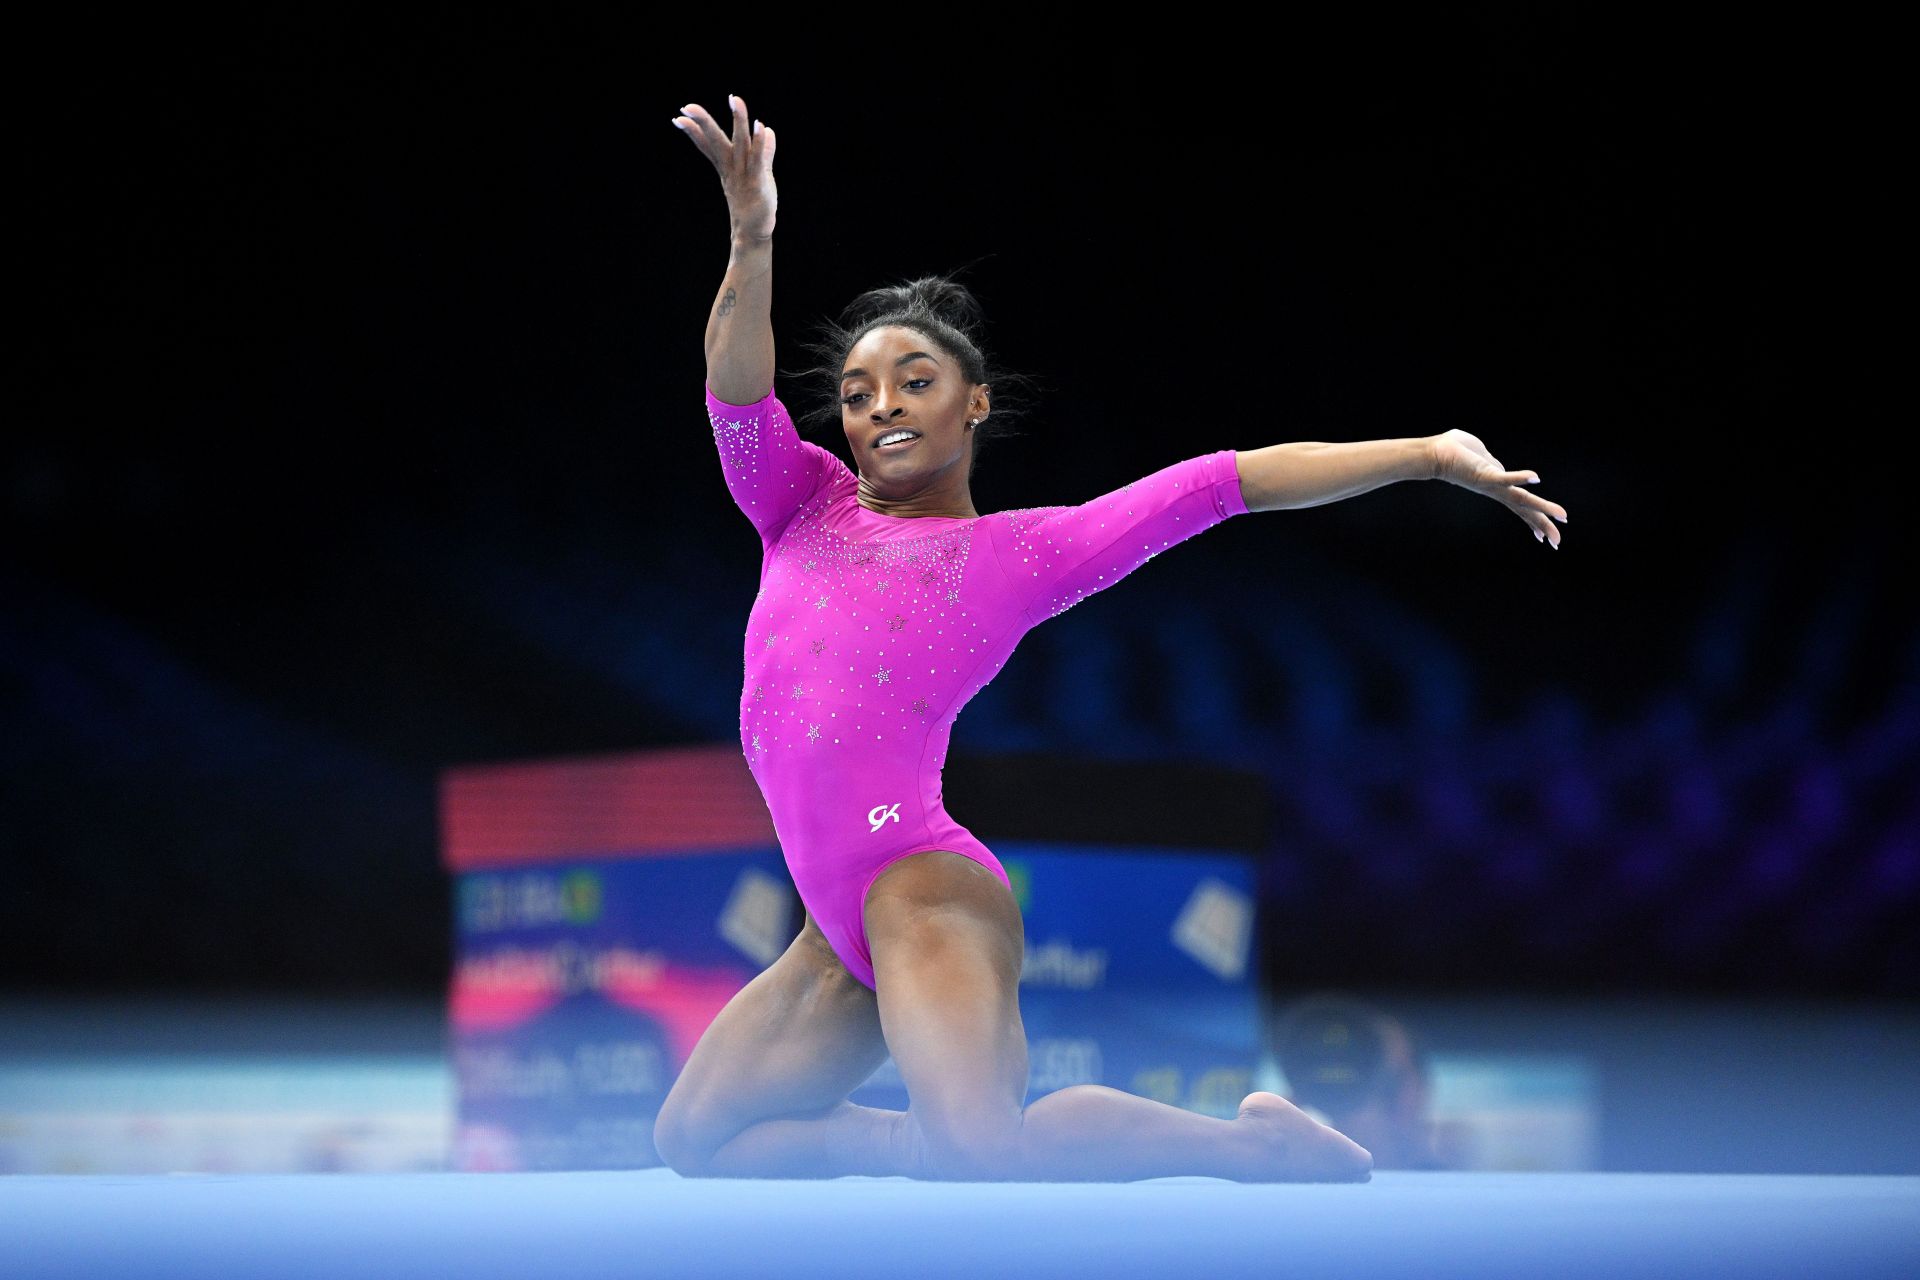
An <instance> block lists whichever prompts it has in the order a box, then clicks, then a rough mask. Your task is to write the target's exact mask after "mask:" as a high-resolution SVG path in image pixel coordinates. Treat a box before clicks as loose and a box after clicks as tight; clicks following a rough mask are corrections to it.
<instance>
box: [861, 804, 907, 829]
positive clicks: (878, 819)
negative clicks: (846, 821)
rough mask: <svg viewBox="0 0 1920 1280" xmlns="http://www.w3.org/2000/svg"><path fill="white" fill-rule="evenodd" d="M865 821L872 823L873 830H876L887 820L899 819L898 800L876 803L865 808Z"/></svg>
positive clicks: (896, 820)
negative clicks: (887, 803)
mask: <svg viewBox="0 0 1920 1280" xmlns="http://www.w3.org/2000/svg"><path fill="white" fill-rule="evenodd" d="M867 821H868V822H870V823H872V824H873V829H874V830H875V831H878V830H879V829H880V828H881V827H883V826H885V825H886V824H887V823H888V822H898V821H900V802H899V801H898V800H895V801H894V802H893V803H892V804H891V805H885V804H877V805H875V806H873V808H871V809H869V810H867Z"/></svg>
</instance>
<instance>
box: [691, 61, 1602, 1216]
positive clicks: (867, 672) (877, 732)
mask: <svg viewBox="0 0 1920 1280" xmlns="http://www.w3.org/2000/svg"><path fill="white" fill-rule="evenodd" d="M728 104H729V107H730V109H731V113H732V120H731V124H730V127H728V128H723V127H722V126H721V125H720V124H719V122H717V121H716V120H715V119H714V118H713V116H712V115H711V114H709V113H708V112H707V111H706V110H705V108H703V107H701V106H699V105H697V104H689V105H687V106H685V107H683V108H682V112H683V114H682V115H679V116H676V117H674V120H673V123H674V126H675V127H676V128H678V129H680V130H681V131H682V132H683V133H685V134H686V135H687V137H688V138H690V139H691V140H692V141H693V144H694V145H695V146H696V147H698V148H699V150H700V152H701V154H702V155H704V156H705V157H706V158H707V159H708V160H709V161H711V162H712V163H713V165H714V167H715V168H716V169H717V170H718V171H719V174H720V181H721V186H722V188H723V190H724V193H725V195H726V200H727V208H728V213H729V217H730V220H731V224H732V248H731V253H730V256H729V260H728V264H727V273H726V278H725V279H724V280H723V281H722V282H721V285H720V290H719V293H718V295H717V297H716V299H715V302H714V307H713V311H712V314H711V315H710V316H709V317H708V320H707V332H706V364H707V371H706V398H707V412H708V417H709V421H710V425H711V427H712V430H713V434H714V441H715V444H716V446H717V448H718V451H719V455H720V461H721V467H722V472H723V475H724V477H725V479H726V484H727V488H728V490H729V492H730V493H731V494H732V496H733V499H734V501H735V502H736V503H737V504H738V505H739V506H740V508H741V510H742V511H743V512H744V513H745V514H746V516H747V518H748V519H749V520H751V521H752V522H753V524H754V527H755V528H756V529H757V530H758V531H759V533H760V538H761V543H762V547H763V553H764V554H763V559H762V567H761V574H760V592H759V595H758V597H757V598H756V599H755V601H754V605H753V609H752V612H751V615H750V616H749V618H748V622H747V638H746V681H745V685H744V687H743V689H742V691H741V697H740V738H741V748H742V751H743V753H744V754H745V756H746V758H747V763H748V766H749V767H750V768H751V770H752V772H753V776H754V779H755V781H756V782H757V783H758V784H759V787H760V790H761V793H762V794H763V795H764V796H765V798H766V802H767V808H768V810H769V812H770V813H771V815H772V818H773V824H774V829H775V832H776V834H777V835H778V836H779V840H780V846H781V850H782V852H783V854H784V856H785V858H786V862H787V867H788V869H789V870H790V871H791V873H792V875H793V882H794V885H795V887H796V888H797V889H798V890H799V893H800V897H801V901H802V902H803V903H804V905H805V906H806V922H805V925H804V926H803V928H802V929H801V931H800V933H799V934H798V936H796V937H795V939H794V941H793V943H792V944H791V945H790V946H789V947H788V948H787V950H786V952H785V953H784V954H783V955H781V957H780V958H779V959H778V960H776V961H774V963H773V964H772V965H770V966H769V967H768V968H767V969H766V970H765V971H764V972H762V973H760V974H759V975H758V976H756V977H755V978H754V979H753V980H752V981H751V982H749V983H748V984H747V985H746V986H745V987H744V988H743V989H742V990H741V991H740V992H739V994H737V995H736V996H734V998H733V999H732V1000H731V1001H729V1002H728V1004H727V1006H726V1007H725V1008H724V1009H722V1010H721V1011H720V1014H719V1016H718V1017H716V1018H715V1019H714V1021H713V1024H712V1025H711V1026H709V1027H708V1028H707V1030H706V1032H705V1034H703V1035H702V1036H701V1037H700V1040H699V1043H698V1044H696V1045H695V1046H694V1049H693V1052H692V1054H691V1055H690V1056H689V1058H688V1060H687V1064H686V1067H685V1068H684V1070H682V1072H681V1073H680V1076H679V1079H678V1080H677V1081H676V1082H675V1083H674V1086H673V1089H672V1091H671V1092H670V1093H669V1094H668V1096H667V1099H666V1101H665V1103H664V1104H663V1105H662V1107H661V1110H660V1115H659V1118H658V1121H657V1123H656V1124H655V1127H654V1141H655V1146H656V1147H657V1149H658V1151H659V1153H660V1156H661V1158H662V1159H663V1160H664V1161H666V1163H667V1164H668V1165H670V1166H671V1167H672V1168H674V1169H675V1170H677V1171H679V1172H680V1173H682V1174H685V1175H689V1176H709V1177H711V1176H721V1177H725V1176H734V1177H778V1178H812V1177H837V1176H841V1175H844V1174H867V1175H878V1176H885V1175H907V1176H910V1177H918V1178H931V1179H964V1180H1008V1179H1022V1180H1036V1181H1067V1180H1097V1181H1125V1180H1130V1179H1135V1178H1153V1177H1165V1176H1173V1175H1182V1174H1199V1175H1209V1176H1214V1177H1222V1178H1232V1179H1237V1180H1241V1181H1366V1180H1367V1179H1368V1178H1370V1177H1371V1176H1372V1173H1371V1171H1372V1166H1373V1158H1372V1156H1371V1154H1370V1153H1369V1152H1368V1151H1367V1150H1366V1149H1365V1148H1364V1147H1362V1146H1360V1145H1359V1144H1358V1143H1355V1142H1353V1141H1352V1140H1351V1139H1349V1138H1348V1137H1346V1135H1344V1134H1342V1133H1340V1132H1338V1131H1337V1130H1335V1129H1332V1128H1330V1127H1328V1126H1326V1125H1323V1124H1320V1123H1319V1122H1317V1121H1315V1120H1314V1119H1313V1118H1312V1117H1311V1116H1309V1115H1307V1113H1305V1112H1304V1111H1301V1110H1300V1109H1298V1108H1297V1107H1295V1106H1293V1105H1292V1104H1291V1103H1289V1102H1287V1101H1286V1100H1285V1099H1283V1098H1281V1097H1279V1096H1278V1095H1276V1094H1272V1093H1265V1092H1258V1093H1252V1094H1249V1095H1248V1096H1247V1098H1246V1099H1245V1101H1243V1102H1242V1103H1241V1104H1240V1108H1239V1113H1238V1115H1237V1117H1236V1118H1235V1119H1233V1120H1226V1119H1221V1118H1218V1117H1213V1116H1203V1115H1199V1114H1197V1113H1195V1112H1191V1111H1186V1110H1183V1109H1181V1108H1179V1107H1173V1106H1168V1105H1166V1104H1164V1103H1160V1102H1156V1101H1153V1100H1152V1099H1149V1098H1143V1097H1137V1096H1135V1095H1133V1094H1129V1093H1125V1092H1122V1091H1120V1090H1118V1089H1111V1088H1107V1087H1105V1086H1102V1085H1075V1086H1072V1087H1069V1088H1064V1089H1060V1090H1058V1091H1056V1092H1053V1093H1049V1094H1047V1095H1046V1096H1045V1097H1043V1098H1040V1099H1038V1100H1037V1101H1035V1102H1034V1103H1033V1105H1031V1106H1027V1105H1026V1104H1025V1100H1026V1092H1027V1043H1026V1032H1025V1029H1024V1027H1023V1026H1022V1024H1021V1021H1020V1003H1019V980H1020V968H1021V961H1022V959H1023V953H1024V948H1025V935H1024V928H1023V925H1022V922H1021V918H1020V911H1019V908H1018V906H1016V904H1015V902H1014V897H1013V893H1012V891H1011V889H1010V887H1009V885H1008V882H1007V873H1006V871H1005V870H1004V869H1003V868H1002V867H1001V865H1000V862H999V860H998V859H997V858H995V857H994V856H993V854H992V853H991V852H989V851H988V849H987V848H986V846H985V845H983V844H981V843H980V841H978V840H976V839H975V838H974V837H973V835H972V834H971V833H969V832H968V831H967V830H966V829H965V828H963V827H961V826H959V825H958V824H957V823H955V822H954V821H953V819H952V818H950V817H948V816H947V812H946V809H945V807H944V806H943V804H942V801H941V792H940V770H941V766H942V765H943V764H944V763H945V759H946V750H947V742H948V735H949V732H950V730H951V728H952V726H953V721H954V717H955V716H956V715H958V714H959V711H960V708H961V707H962V706H964V705H965V704H966V702H967V700H968V699H969V698H971V697H972V696H973V695H974V694H975V693H977V692H979V690H980V689H981V688H982V687H983V686H984V685H985V684H986V683H987V681H988V680H990V679H992V677H993V676H994V674H995V673H996V672H998V671H999V670H1000V668H1001V666H1002V665H1003V664H1004V663H1005V662H1006V660H1007V657H1008V655H1010V654H1011V653H1012V652H1013V648H1014V646H1015V645H1016V644H1017V643H1018V642H1019V640H1020V638H1021V636H1023V635H1024V634H1025V633H1026V632H1027V631H1028V630H1030V629H1031V628H1032V627H1033V626H1035V625H1037V624H1038V623H1039V622H1041V621H1044V620H1045V619H1047V618H1050V617H1053V616H1055V615H1057V614H1059V613H1061V612H1062V611H1064V610H1066V609H1067V608H1070V607H1071V606H1072V605H1073V604H1074V603H1075V602H1077V601H1079V600H1081V599H1083V598H1085V597H1086V596H1087V595H1089V594H1091V593H1093V592H1096V591H1100V590H1103V589H1105V588H1106V587H1109V586H1111V585H1113V584H1114V583H1115V582H1117V581H1118V580H1119V579H1121V578H1122V577H1124V576H1126V575H1127V574H1128V573H1130V572H1132V571H1133V570H1134V569H1135V568H1137V567H1139V566H1140V565H1141V564H1143V563H1145V562H1146V561H1147V560H1148V559H1150V558H1151V557H1152V556H1154V555H1155V554H1157V553H1158V552H1160V551H1162V550H1164V549H1165V548H1167V547H1169V546H1171V545H1173V544H1174V543H1176V542H1180V541H1182V540H1184V539H1187V538H1190V537H1192V536H1193V535H1195V534H1197V533H1199V532H1201V531H1202V530H1204V529H1208V528H1211V527H1212V526H1213V525H1215V524H1218V523H1220V522H1221V521H1223V520H1225V519H1226V518H1227V517H1229V516H1234V515H1240V514H1244V513H1245V512H1248V511H1274V510H1281V509H1287V508H1296V507H1311V506H1317V505H1319V504H1321V503H1326V502H1332V501H1334V500H1335V499H1338V498H1345V497H1350V496H1352V495H1354V494H1359V493H1365V492H1367V491H1368V490H1370V489H1374V488H1378V487H1379V486H1381V485H1383V484H1388V483H1391V482H1393V481H1396V480H1419V479H1443V480H1448V481H1451V482H1452V483H1454V484H1458V485H1461V486H1463V487H1465V488H1469V489H1472V490H1474V491H1476V492H1479V493H1484V494H1486V495H1487V496H1489V497H1492V498H1495V499H1497V500H1498V501H1500V502H1502V503H1505V504H1506V505H1507V506H1508V507H1509V508H1510V509H1511V510H1512V511H1513V512H1514V513H1515V514H1517V515H1518V516H1519V517H1520V518H1521V520H1523V521H1524V522H1526V523H1527V524H1528V525H1530V526H1531V527H1532V528H1533V531H1534V536H1535V537H1536V538H1539V539H1542V540H1546V541H1550V542H1552V543H1553V544H1554V545H1555V546H1558V545H1559V532H1558V530H1557V529H1556V528H1555V526H1554V524H1553V520H1554V519H1558V520H1560V521H1562V522H1564V521H1565V520H1566V512H1565V510H1564V509H1563V508H1561V507H1560V506H1558V505H1557V504H1555V503H1551V502H1547V501H1545V500H1543V499H1541V498H1539V497H1537V496H1535V495H1534V494H1532V493H1529V492H1527V491H1526V490H1525V489H1523V488H1521V487H1520V486H1521V485H1523V484H1531V483H1535V482H1536V481H1537V479H1538V477H1537V476H1535V475H1534V474H1533V473H1532V472H1528V471H1510V470H1508V469H1506V468H1505V467H1503V466H1502V465H1501V464H1500V462H1499V461H1498V460H1497V459H1495V458H1494V457H1493V456H1492V455H1490V454H1489V453H1488V452H1487V450H1486V449H1485V447H1484V446H1483V445H1482V444H1481V443H1480V441H1479V440H1478V439H1476V438H1475V437H1473V436H1471V435H1469V434H1467V433H1466V432H1464V431H1458V430H1455V431H1449V432H1446V433H1445V434H1443V435H1438V436H1430V437H1426V438H1421V439H1400V440H1369V441H1361V442H1358V443H1353V444H1322V443H1311V442H1295V443H1287V444H1278V445H1273V446H1270V447H1267V448H1263V449H1254V450H1250V451H1235V450H1232V449H1220V450H1216V451H1213V452H1210V453H1204V454H1201V455H1199V456H1197V457H1193V458H1189V459H1186V460H1185V461H1181V462H1176V463H1174V464H1172V465H1171V466H1168V467H1166V468H1164V469H1162V470H1160V471H1156V472H1154V473H1153V474H1152V475H1149V476H1146V477H1145V478H1143V479H1140V480H1136V481H1134V482H1132V483H1131V484H1128V485H1125V486H1123V487H1122V488H1120V489H1118V490H1115V491H1114V492H1112V493H1109V494H1106V495H1104V496H1102V497H1099V498H1095V499H1093V500H1092V501H1090V502H1087V503H1084V504H1082V505H1080V506H1070V507H1041V508H1033V509H1027V510H1019V511H1002V512H996V513H993V514H989V515H985V516H983V515H980V514H979V513H978V512H976V511H975V510H974V506H973V499H972V497H971V494H970V492H969V488H968V481H969V475H970V472H971V470H972V467H973V462H974V457H975V454H976V452H977V450H978V448H979V445H978V439H979V436H978V435H977V431H978V429H979V428H980V427H981V426H982V425H983V424H985V423H986V422H987V421H988V420H989V418H990V416H991V415H992V414H993V412H994V408H993V402H992V399H991V396H990V391H991V389H992V384H993V382H994V381H995V380H996V379H1001V378H1002V375H1001V374H1000V372H999V371H998V370H997V369H993V368H991V367H990V366H989V364H988V362H987V361H986V360H985V358H984V357H983V356H982V353H981V351H980V347H979V339H978V332H977V321H978V313H977V309H976V308H975V307H974V305H973V300H972V298H971V297H970V296H969V295H968V294H967V292H966V290H965V289H964V288H962V287H960V286H959V285H957V284H954V283H952V282H951V281H947V280H944V279H941V278H938V277H933V278H929V279H925V280H920V281H915V282H913V283H912V284H910V285H907V286H904V287H899V288H894V289H881V290H875V291H873V292H871V293H869V294H867V295H864V296H863V298H862V299H860V300H859V301H858V302H856V303H855V305H854V306H853V307H852V308H850V309H849V311H848V313H847V315H848V316H850V317H851V318H852V319H851V323H850V324H849V323H846V318H845V317H843V324H842V325H841V326H840V327H838V328H836V329H834V330H832V331H831V332H830V333H829V335H828V338H827V341H826V343H825V344H824V346H825V349H827V350H828V351H829V352H830V353H831V355H832V356H833V359H832V360H831V362H830V363H829V364H827V365H826V366H823V367H824V368H825V371H826V377H825V380H826V381H829V382H831V381H834V380H836V379H837V386H838V391H837V398H838V401H839V416H840V422H841V426H842V427H843V428H844V430H845V432H846V437H847V445H848V448H849V450H850V451H851V453H852V456H853V458H854V460H855V464H856V466H857V467H858V472H857V474H856V473H855V472H854V471H852V470H849V468H848V467H847V466H846V465H845V464H844V463H842V462H841V461H840V459H839V458H838V457H837V456H836V455H835V454H833V453H832V452H830V451H828V450H826V449H824V448H822V447H820V446H819V445H816V444H813V443H811V442H808V441H804V440H802V439H801V438H800V437H799V435H798V433H797V432H796V431H795V429H794V426H793V423H792V421H791V419H790V418H789V416H788V414H787V410H786V407H785V406H784V405H783V404H782V403H781V401H780V399H779V398H778V397H777V396H776V395H775V394H774V391H773V375H774V344H773V329H772V325H771V322H770V319H769V316H770V311H771V301H772V263H773V227H774V213H775V207H776V203H777V200H776V194H775V188H774V180H773V156H774V148H775V142H776V139H775V135H774V131H773V130H772V129H771V128H768V127H767V126H765V125H764V124H762V123H761V122H759V121H757V120H753V121H751V123H749V122H750V117H749V116H748V114H747V107H746V104H745V103H744V102H743V101H741V100H740V99H739V98H738V97H732V96H730V97H729V98H728ZM889 1053H891V1054H892V1056H893V1060H894V1062H895V1064H896V1065H897V1066H898V1067H899V1070H900V1075H901V1077H902V1079H903V1081H904V1082H905V1084H906V1088H907V1093H908V1097H909V1106H908V1109H907V1110H906V1111H887V1110H881V1109H877V1108H871V1107H862V1106H858V1105H856V1104H854V1103H852V1102H849V1101H848V1100H847V1098H848V1095H849V1094H850V1093H852V1092H853V1090H854V1089H856V1088H858V1087H859V1086H860V1085H861V1084H862V1083H863V1082H864V1081H865V1080H866V1079H867V1078H868V1077H869V1076H870V1075H871V1074H872V1073H873V1072H874V1070H875V1069H876V1068H877V1067H879V1066H880V1064H881V1063H882V1062H883V1061H885V1059H886V1056H887V1055H888V1054H889Z"/></svg>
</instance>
